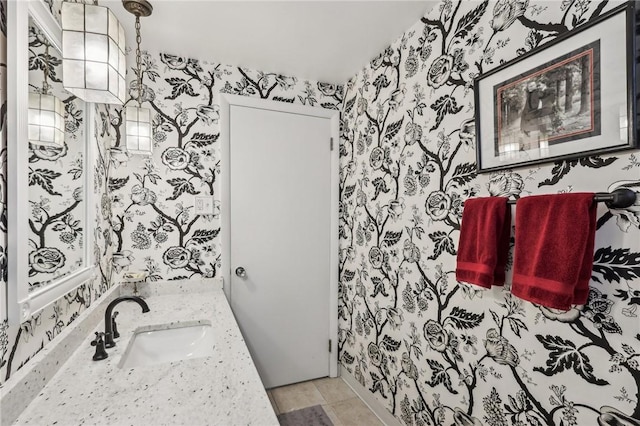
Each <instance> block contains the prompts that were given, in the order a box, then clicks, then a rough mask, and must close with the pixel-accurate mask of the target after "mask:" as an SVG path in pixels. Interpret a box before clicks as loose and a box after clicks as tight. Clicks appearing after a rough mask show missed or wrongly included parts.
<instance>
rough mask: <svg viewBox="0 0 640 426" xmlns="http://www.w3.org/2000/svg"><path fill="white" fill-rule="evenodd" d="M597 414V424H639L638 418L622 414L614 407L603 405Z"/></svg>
mask: <svg viewBox="0 0 640 426" xmlns="http://www.w3.org/2000/svg"><path fill="white" fill-rule="evenodd" d="M600 413H601V414H600V415H599V416H598V425H599V426H640V419H638V418H634V417H633V416H629V415H627V414H624V413H623V412H622V411H620V410H618V409H617V408H614V407H609V406H607V405H603V406H602V407H600Z"/></svg>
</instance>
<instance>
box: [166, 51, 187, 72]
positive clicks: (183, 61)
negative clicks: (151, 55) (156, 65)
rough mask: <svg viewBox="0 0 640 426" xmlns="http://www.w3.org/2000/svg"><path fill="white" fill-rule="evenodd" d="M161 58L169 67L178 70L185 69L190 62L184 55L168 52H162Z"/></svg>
mask: <svg viewBox="0 0 640 426" xmlns="http://www.w3.org/2000/svg"><path fill="white" fill-rule="evenodd" d="M160 60H161V61H162V63H163V64H165V65H166V66H167V67H168V68H170V69H172V70H177V71H180V70H183V69H185V68H186V67H187V64H188V59H187V58H185V57H184V56H176V55H169V54H167V53H161V54H160Z"/></svg>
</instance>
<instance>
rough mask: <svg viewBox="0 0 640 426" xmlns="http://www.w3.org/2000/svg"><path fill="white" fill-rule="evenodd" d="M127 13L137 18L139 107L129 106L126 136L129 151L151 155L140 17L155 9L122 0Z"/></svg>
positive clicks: (144, 3) (139, 0) (142, 1)
mask: <svg viewBox="0 0 640 426" xmlns="http://www.w3.org/2000/svg"><path fill="white" fill-rule="evenodd" d="M122 4H123V6H124V8H125V9H127V11H129V12H131V13H132V14H134V15H135V17H136V72H137V75H136V77H137V82H136V85H137V87H136V93H137V95H138V96H137V97H138V99H137V101H138V106H127V108H126V111H125V135H126V140H127V151H129V152H133V153H140V154H151V148H152V145H151V111H149V109H148V108H142V92H143V90H142V58H141V53H140V43H141V42H142V36H141V35H140V17H141V16H149V15H151V12H152V11H153V7H152V6H151V4H150V3H149V2H148V1H146V0H122Z"/></svg>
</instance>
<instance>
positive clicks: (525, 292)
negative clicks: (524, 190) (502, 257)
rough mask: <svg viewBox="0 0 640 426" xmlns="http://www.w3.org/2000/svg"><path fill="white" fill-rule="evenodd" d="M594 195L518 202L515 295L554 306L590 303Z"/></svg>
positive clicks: (559, 307) (594, 219)
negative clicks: (588, 297)
mask: <svg viewBox="0 0 640 426" xmlns="http://www.w3.org/2000/svg"><path fill="white" fill-rule="evenodd" d="M593 196H594V194H593V193H575V194H558V195H539V196H531V197H524V198H521V199H520V200H518V202H517V204H516V207H517V209H516V246H515V259H514V265H513V285H512V286H511V293H513V294H514V295H515V296H518V297H520V298H521V299H525V300H528V301H531V302H534V303H538V304H540V305H543V306H546V307H549V308H556V309H564V310H568V309H570V308H571V305H572V304H576V305H581V304H584V303H586V301H587V296H588V295H589V280H590V279H591V269H592V267H593V249H594V241H595V232H596V205H595V203H594V202H593Z"/></svg>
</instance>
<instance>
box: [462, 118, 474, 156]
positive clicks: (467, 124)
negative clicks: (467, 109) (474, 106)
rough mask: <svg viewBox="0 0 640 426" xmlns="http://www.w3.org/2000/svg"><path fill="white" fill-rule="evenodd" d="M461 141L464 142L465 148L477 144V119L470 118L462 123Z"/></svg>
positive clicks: (467, 148)
mask: <svg viewBox="0 0 640 426" xmlns="http://www.w3.org/2000/svg"><path fill="white" fill-rule="evenodd" d="M459 135H460V141H461V142H462V143H463V145H464V147H465V150H466V151H468V150H469V148H472V147H474V146H475V143H476V120H475V118H470V119H468V120H465V121H463V122H462V124H460V133H459Z"/></svg>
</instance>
